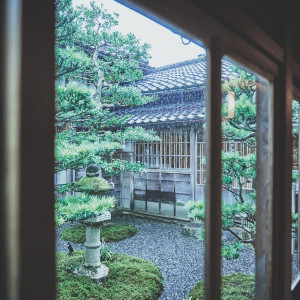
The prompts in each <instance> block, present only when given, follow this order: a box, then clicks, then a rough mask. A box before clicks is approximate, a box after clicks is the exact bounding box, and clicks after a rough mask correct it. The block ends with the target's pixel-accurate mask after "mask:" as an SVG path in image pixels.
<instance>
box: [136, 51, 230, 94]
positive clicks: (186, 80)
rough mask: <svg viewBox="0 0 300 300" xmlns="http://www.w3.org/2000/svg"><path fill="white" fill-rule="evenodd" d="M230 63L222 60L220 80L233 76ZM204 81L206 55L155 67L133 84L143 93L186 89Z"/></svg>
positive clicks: (202, 83)
mask: <svg viewBox="0 0 300 300" xmlns="http://www.w3.org/2000/svg"><path fill="white" fill-rule="evenodd" d="M230 66H231V64H230V63H229V62H227V61H222V80H225V79H229V78H232V77H233V73H232V70H231V67H230ZM205 81H206V57H205V56H204V55H203V56H200V57H199V58H197V59H193V60H189V61H184V62H180V63H177V64H173V65H168V66H164V67H160V68H155V70H153V71H152V72H151V73H150V74H147V75H145V76H144V78H143V79H141V80H138V81H136V82H135V86H136V87H138V88H140V89H141V91H142V92H143V93H147V94H148V93H156V92H161V91H167V90H174V89H186V88H191V87H195V86H199V85H204V84H205Z"/></svg>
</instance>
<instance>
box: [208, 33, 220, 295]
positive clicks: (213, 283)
mask: <svg viewBox="0 0 300 300" xmlns="http://www.w3.org/2000/svg"><path fill="white" fill-rule="evenodd" d="M221 57H222V56H221V50H220V44H219V42H218V41H217V40H214V39H213V40H211V44H210V47H209V50H208V55H207V86H206V89H207V98H206V111H207V116H206V118H207V132H206V160H207V171H206V180H207V184H206V217H205V220H206V222H205V243H206V244H205V299H209V300H218V299H220V298H221V296H220V294H221V291H220V290H221V288H220V285H221V185H222V183H221V141H222V136H221V106H222V102H221V99H222V95H221Z"/></svg>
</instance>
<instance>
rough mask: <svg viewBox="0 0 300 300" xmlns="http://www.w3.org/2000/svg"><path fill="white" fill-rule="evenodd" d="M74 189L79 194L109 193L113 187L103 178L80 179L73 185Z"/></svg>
mask: <svg viewBox="0 0 300 300" xmlns="http://www.w3.org/2000/svg"><path fill="white" fill-rule="evenodd" d="M74 189H75V190H76V191H81V192H90V193H99V192H107V191H111V190H112V189H113V187H112V185H110V184H109V183H108V182H107V181H106V180H105V179H104V178H100V177H81V178H80V179H79V180H78V182H76V184H74Z"/></svg>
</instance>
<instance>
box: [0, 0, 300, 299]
mask: <svg viewBox="0 0 300 300" xmlns="http://www.w3.org/2000/svg"><path fill="white" fill-rule="evenodd" d="M120 2H123V3H125V4H126V5H128V6H132V7H133V8H134V9H136V10H140V11H141V12H143V14H146V15H147V16H148V17H150V18H152V19H154V20H156V21H158V22H159V23H161V24H162V25H166V27H169V28H170V29H172V30H173V31H174V32H176V33H179V34H180V33H181V34H182V35H183V32H185V33H184V35H185V36H186V37H188V38H190V39H191V40H194V41H197V40H201V41H203V43H204V44H205V45H206V48H207V49H208V66H209V67H208V70H209V72H208V106H207V117H208V129H207V132H208V135H207V136H208V138H207V141H208V151H207V153H208V157H207V166H208V173H207V186H208V192H207V203H208V205H207V228H206V273H205V274H206V275H205V279H206V298H207V299H213V300H217V299H220V258H221V255H220V246H221V237H220V225H221V216H220V214H221V203H220V198H221V172H220V171H221V169H220V168H221V157H220V152H221V151H220V150H221V126H220V124H221V111H220V107H221V105H220V104H221V101H220V99H221V90H220V83H221V78H220V73H221V58H222V56H223V55H225V54H226V55H229V56H230V57H232V58H234V59H236V60H237V61H240V62H241V63H243V64H244V65H245V66H247V67H249V68H250V69H252V70H253V71H255V72H257V73H259V74H261V75H262V76H264V77H265V78H267V79H268V80H270V81H271V82H272V84H273V88H272V93H273V95H271V97H270V98H271V102H272V103H271V104H272V105H271V107H267V108H266V107H262V108H261V109H259V111H262V112H263V110H264V109H267V110H269V111H270V120H265V121H268V122H270V126H269V128H268V129H269V130H268V131H264V134H265V135H266V134H268V133H267V132H269V136H268V138H269V140H270V141H271V147H268V148H266V149H267V150H265V151H267V153H269V154H270V156H269V158H268V159H270V166H271V167H272V168H269V169H265V170H264V171H262V173H261V176H262V175H266V177H265V178H267V179H268V182H265V183H264V182H263V181H262V182H261V184H266V185H267V186H268V189H269V191H270V193H269V195H268V196H269V197H268V200H269V201H268V202H267V204H268V205H265V206H264V207H262V211H261V212H264V213H265V215H264V217H265V218H266V219H267V220H268V222H264V223H263V224H257V226H258V231H259V232H260V234H259V238H260V239H262V240H264V241H262V247H261V249H262V252H261V254H263V253H264V254H265V255H262V256H261V257H260V256H259V257H258V259H259V262H260V264H259V269H258V270H261V271H262V273H261V274H262V277H260V278H261V279H262V282H260V284H259V285H257V286H256V299H272V300H277V299H278V300H281V299H285V300H288V299H299V298H298V297H299V295H300V292H299V289H300V284H299V282H298V283H297V282H296V283H295V284H294V286H293V291H292V292H291V254H290V253H291V249H290V247H291V245H290V233H291V224H290V223H291V222H290V219H291V204H290V201H283V200H282V199H288V200H290V196H291V167H292V159H291V158H292V142H291V141H292V139H291V126H292V121H291V120H292V110H291V101H292V99H293V98H295V99H298V100H299V99H300V91H299V87H297V86H296V85H293V79H294V82H300V80H299V78H300V66H299V64H296V63H295V62H293V61H292V49H291V39H289V36H288V34H286V36H287V39H286V43H285V48H282V47H280V46H279V45H278V44H276V43H275V42H274V41H273V40H272V39H271V38H270V37H269V36H268V35H266V34H265V33H264V31H263V30H261V29H260V28H259V27H258V26H257V25H256V24H255V23H253V22H252V21H251V20H250V19H248V18H247V17H246V16H244V15H243V14H241V13H240V12H239V11H237V10H235V9H234V8H233V9H232V10H230V9H229V10H228V7H230V6H227V5H229V4H227V3H226V6H225V7H217V8H215V12H216V14H214V15H218V14H222V16H224V18H223V21H224V19H225V20H227V26H226V25H224V22H223V23H221V22H219V21H218V20H217V19H216V18H214V17H213V16H212V15H213V14H209V13H207V12H206V10H205V7H204V6H203V7H202V6H201V5H202V3H204V2H206V1H199V2H196V1H192V0H186V1H184V0H164V1H161V0H152V1H147V0H132V1H131V2H126V1H125V0H124V1H123V0H122V1H120ZM195 3H197V5H196V4H195ZM224 5H225V4H224ZM54 15H55V14H54V0H44V1H39V0H31V1H21V0H1V1H0V22H1V23H0V99H1V102H0V108H1V109H0V114H1V118H0V130H1V135H0V136H1V144H0V154H1V161H0V167H1V172H0V173H1V178H0V179H1V180H0V182H1V189H0V194H1V202H0V205H1V207H0V208H1V209H0V214H1V217H0V225H1V240H0V242H1V243H0V244H1V247H0V254H1V255H0V262H1V268H0V272H1V280H0V287H1V296H3V297H4V299H55V259H54V254H55V250H54V245H55V232H54V197H53V194H54V193H53V185H52V186H51V184H49V183H50V182H53V175H54V172H53V169H54V168H53V167H54V153H53V152H54V151H53V148H54V147H53V141H54V72H55V70H54ZM282 18H283V20H286V24H287V28H286V32H291V30H289V29H291V28H288V26H289V22H288V20H289V18H288V16H287V15H286V14H285V12H283V15H282ZM235 20H242V21H243V22H236V23H235ZM240 23H242V25H243V26H242V27H240V28H239V30H238V28H237V26H239V24H240ZM282 23H284V22H282ZM170 24H171V25H170ZM225 24H226V23H225ZM263 104H265V103H263ZM259 117H261V118H263V117H265V114H263V115H262V116H259ZM33 131H34V134H33ZM262 155H265V153H262ZM263 172H265V174H264V173H263ZM2 199H3V201H2ZM33 245H34V246H33ZM33 248H34V250H33ZM259 255H260V254H259ZM256 276H257V278H258V274H257V275H256Z"/></svg>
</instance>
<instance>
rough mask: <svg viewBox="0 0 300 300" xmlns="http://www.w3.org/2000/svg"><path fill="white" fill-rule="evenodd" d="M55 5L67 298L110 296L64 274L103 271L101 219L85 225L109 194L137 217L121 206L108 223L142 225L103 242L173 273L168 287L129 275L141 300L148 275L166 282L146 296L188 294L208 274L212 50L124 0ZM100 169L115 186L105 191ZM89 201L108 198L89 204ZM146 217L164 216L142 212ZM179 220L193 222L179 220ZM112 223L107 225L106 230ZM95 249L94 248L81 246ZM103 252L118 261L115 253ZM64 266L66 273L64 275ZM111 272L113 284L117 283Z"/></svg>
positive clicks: (166, 275)
mask: <svg viewBox="0 0 300 300" xmlns="http://www.w3.org/2000/svg"><path fill="white" fill-rule="evenodd" d="M72 2H73V4H72ZM55 3H56V6H57V16H56V17H57V18H56V19H57V24H56V25H57V26H56V27H57V32H56V36H57V41H56V42H57V43H56V59H57V71H58V74H57V78H58V79H57V82H56V87H57V91H56V92H57V93H56V94H57V99H56V100H57V103H56V104H57V135H56V149H57V151H56V171H57V174H56V178H55V184H56V187H57V197H56V202H57V215H58V218H57V219H58V221H61V223H64V224H63V225H62V226H58V228H57V232H58V235H57V249H58V250H59V251H64V252H65V253H63V254H60V255H61V256H60V259H59V262H58V264H57V268H58V276H57V280H58V297H57V298H66V299H67V298H70V297H71V298H76V299H77V298H78V299H81V298H82V299H88V298H97V299H98V298H99V299H106V298H105V297H102V295H101V294H97V295H96V296H95V295H90V294H89V293H91V292H92V290H96V289H97V286H94V285H93V282H89V284H90V285H89V286H87V287H86V288H83V289H82V290H79V289H78V291H77V289H76V290H74V289H73V290H70V289H69V286H73V284H72V283H71V282H66V281H68V280H69V281H72V280H79V281H80V280H81V279H80V278H77V277H76V275H75V274H74V273H73V272H74V271H76V272H77V273H76V274H79V273H80V274H81V275H86V276H90V275H91V274H92V273H93V271H99V268H100V267H99V260H98V258H99V255H98V256H97V255H94V256H93V258H95V261H96V263H95V264H91V261H90V258H91V255H90V254H91V253H92V252H93V251H94V249H92V247H90V248H89V245H90V244H92V245H99V241H94V240H89V238H91V239H92V237H91V236H89V233H90V232H92V231H96V230H95V228H96V227H97V226H96V224H94V225H95V226H94V227H93V228H91V227H89V226H90V223H87V224H85V225H84V226H86V228H87V229H86V228H84V227H83V225H82V222H84V221H83V219H87V218H88V219H89V217H96V216H95V214H96V213H97V214H99V215H101V214H102V215H103V211H102V210H101V209H100V208H99V209H98V210H97V209H95V207H97V206H96V204H98V203H101V201H108V200H109V199H115V202H116V204H117V208H118V210H120V211H122V212H126V213H128V211H129V212H130V215H128V214H125V213H124V215H123V214H120V215H116V216H115V215H112V216H111V219H110V220H109V221H108V222H107V223H111V224H114V225H115V224H120V223H128V224H130V225H133V226H136V228H137V229H138V233H137V234H136V235H134V233H132V235H134V236H132V237H130V238H131V240H130V241H131V242H130V243H129V244H128V240H126V239H125V241H118V242H115V243H110V240H108V241H107V243H106V244H104V243H103V241H102V240H101V251H102V252H104V254H105V253H106V251H107V253H110V252H109V251H108V248H109V249H110V250H111V251H113V252H115V253H117V257H118V259H120V260H121V261H122V259H123V258H122V257H120V256H118V253H126V254H127V255H131V256H135V257H138V258H142V259H146V260H148V261H149V263H150V262H152V263H154V264H156V266H157V267H158V268H159V270H160V271H159V272H161V273H162V277H163V280H164V282H163V286H164V290H163V291H162V290H161V289H162V285H160V284H159V283H157V282H156V280H153V278H158V279H159V278H160V277H159V276H152V278H150V279H149V280H144V279H143V280H142V281H141V282H139V280H140V278H139V276H136V278H133V279H132V281H131V278H130V277H131V276H129V277H128V276H125V277H126V278H123V279H124V281H126V286H127V282H128V285H134V284H135V280H136V282H139V283H138V284H137V285H136V288H132V289H134V290H135V293H136V296H135V297H136V298H138V299H143V298H144V297H145V294H138V293H140V292H139V289H140V288H141V287H140V286H143V284H144V283H147V284H148V283H149V282H150V284H151V282H153V284H154V286H156V287H154V289H156V288H158V289H159V290H158V292H156V294H155V295H154V296H153V295H148V294H147V297H149V298H151V299H152V298H153V299H156V298H157V297H158V296H159V295H160V293H162V295H161V297H162V299H185V298H188V297H189V292H190V290H191V289H192V288H193V287H194V286H195V285H196V284H197V283H198V282H199V281H201V280H204V248H205V246H204V199H205V153H204V148H205V145H204V134H205V122H206V120H205V106H206V105H205V88H206V50H205V49H204V48H202V47H200V46H199V45H202V43H200V42H199V41H192V40H191V38H190V37H183V36H181V34H182V33H181V32H180V34H177V33H174V32H177V30H176V29H174V28H172V31H171V30H169V29H167V28H165V27H163V26H160V25H159V24H157V23H154V22H153V21H151V20H149V19H147V18H145V17H143V16H142V15H140V14H138V13H136V12H135V11H132V10H130V9H128V8H126V7H125V6H122V5H120V4H119V3H116V2H114V1H110V0H109V1H107V0H103V1H101V3H102V4H103V7H102V6H101V4H100V3H97V1H96V2H92V1H91V2H90V1H81V0H74V1H64V0H56V1H55ZM77 4H83V6H82V7H81V8H79V7H77V6H76V5H77ZM106 9H107V10H106ZM114 12H116V14H115V13H114ZM118 15H119V16H118ZM178 32H179V31H178ZM194 42H195V43H194ZM90 164H94V165H97V166H98V167H99V170H96V167H95V166H93V167H92V169H91V170H90V171H88V169H89V168H88V167H89V165H90ZM86 171H87V172H86ZM100 177H102V178H101V179H105V180H106V181H107V182H106V184H107V185H108V187H107V189H104V190H101V191H98V190H97V189H98V188H100V184H99V182H98V181H99V179H100ZM91 178H94V179H93V180H96V183H95V184H93V185H92V187H91V188H90V186H89V188H87V187H86V186H84V187H82V185H81V183H82V181H84V180H85V181H88V182H89V181H90V179H91ZM95 178H97V179H95ZM101 182H103V181H102V180H101ZM111 182H113V183H114V185H112V184H110V183H111ZM112 188H113V189H112ZM96 190H97V191H96ZM98 192H99V193H98ZM80 197H81V198H80ZM78 199H81V201H77V200H78ZM90 199H96V200H97V201H98V202H97V201H96V200H95V203H92V204H93V205H88V204H90V203H88V202H89V201H88V200H90ZM75 201H77V202H76V203H75V204H76V205H75V204H74V203H73V202H75ZM96 202H97V203H96ZM141 215H142V216H146V217H149V216H151V218H153V217H155V218H159V219H160V221H161V222H154V221H152V220H150V218H143V219H141V218H137V216H141ZM166 220H172V221H174V222H175V223H174V224H171V223H170V222H165V221H166ZM94 221H95V220H89V222H94ZM181 221H184V225H185V226H181V225H179V224H178V223H177V222H181ZM187 221H191V222H187ZM111 224H106V225H104V226H102V225H101V230H100V236H101V238H102V236H103V235H104V233H103V232H105V229H106V228H107V227H110V226H111ZM106 226H107V227H106ZM65 229H67V230H68V231H67V232H65ZM76 230H77V231H78V230H79V231H80V234H81V239H79V240H77V239H74V235H75V236H76V237H77V234H79V233H78V232H76ZM85 230H86V236H85ZM62 232H63V236H61V235H60V234H61V233H62ZM70 232H71V233H70ZM102 234H103V235H102ZM112 234H113V233H112ZM113 235H114V234H113ZM94 236H98V233H97V234H94ZM126 238H127V236H126ZM63 239H65V241H63ZM66 239H67V240H66ZM86 240H87V241H88V242H87V243H86V244H84V242H85V241H86ZM68 241H69V242H70V243H71V245H72V247H73V248H74V250H75V251H76V252H75V254H74V253H73V254H71V253H70V256H69V255H66V253H67V252H68V251H70V252H71V250H70V249H72V248H71V246H70V245H69V248H68V246H67V245H66V243H67V242H68ZM85 246H86V247H87V255H86V256H85V254H83V253H81V252H77V251H80V249H84V248H85ZM96 248H97V247H96ZM97 249H98V248H97ZM98 250H99V249H98ZM98 250H97V251H98ZM199 257H200V259H199ZM61 258H63V260H61ZM77 258H78V259H79V258H80V259H81V262H80V264H79V263H78V261H77ZM101 259H103V260H104V259H108V260H109V255H108V256H107V257H106V258H103V257H102V258H101ZM84 261H85V265H84V264H83V262H84ZM114 263H115V262H114V261H113V260H112V261H110V262H108V261H104V262H103V263H102V264H101V268H102V269H101V271H103V270H104V271H105V270H107V269H106V268H105V267H102V266H105V265H109V264H110V269H111V271H109V272H113V269H114V267H113V264H114ZM135 263H137V262H136V259H134V261H131V262H129V263H127V262H124V264H122V265H123V267H122V268H125V267H126V266H128V267H129V268H130V267H132V264H135ZM79 265H81V267H80V268H79ZM170 265H172V267H171V268H170ZM89 267H90V269H89V272H87V269H88V268H89ZM147 271H148V269H147ZM61 272H66V273H63V275H65V276H61V275H62V273H61ZM128 272H131V271H130V270H129V271H128ZM157 272H158V271H157ZM96 273H97V272H96ZM98 273H101V272H98ZM104 273H105V272H104ZM118 273H122V272H118ZM123 273H124V274H125V275H126V274H128V273H127V272H126V271H124V270H123ZM146 273H148V272H146ZM93 274H94V273H93ZM94 275H95V274H94ZM96 275H97V274H96ZM96 275H95V276H96ZM118 275H120V274H118ZM150 275H151V274H150ZM112 277H114V276H112ZM116 277H117V276H116ZM150 277H151V276H150ZM74 278H75V279H74ZM94 279H97V278H94ZM98 279H99V278H98ZM98 279H97V280H98ZM109 280H111V278H107V286H109V285H111V286H115V285H116V284H113V283H109V282H108V281H109ZM83 281H84V280H83ZM159 281H160V279H159ZM179 283H180V284H179ZM120 284H121V283H120ZM83 285H84V284H83ZM99 286H101V285H99ZM127 287H128V286H127ZM144 289H145V290H146V289H147V291H149V290H152V287H149V286H146V287H144ZM81 292H82V293H85V294H79V293H81ZM117 292H118V296H115V295H112V297H111V298H120V299H126V298H128V295H122V294H120V293H122V291H121V289H120V290H118V291H117ZM64 293H65V294H64ZM108 294H110V293H108Z"/></svg>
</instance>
